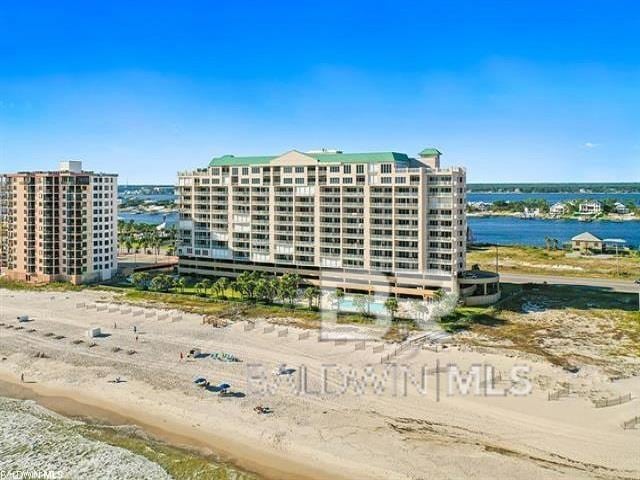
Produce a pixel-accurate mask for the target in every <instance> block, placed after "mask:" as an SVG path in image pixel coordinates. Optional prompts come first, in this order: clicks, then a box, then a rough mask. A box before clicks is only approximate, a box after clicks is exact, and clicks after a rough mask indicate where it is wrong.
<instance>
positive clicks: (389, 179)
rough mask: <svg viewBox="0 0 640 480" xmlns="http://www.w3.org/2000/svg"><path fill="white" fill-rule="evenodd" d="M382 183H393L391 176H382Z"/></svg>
mask: <svg viewBox="0 0 640 480" xmlns="http://www.w3.org/2000/svg"><path fill="white" fill-rule="evenodd" d="M380 183H391V177H382V178H381V179H380Z"/></svg>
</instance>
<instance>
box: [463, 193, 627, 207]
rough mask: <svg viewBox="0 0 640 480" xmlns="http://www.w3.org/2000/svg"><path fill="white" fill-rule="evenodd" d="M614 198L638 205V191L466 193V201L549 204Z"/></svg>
mask: <svg viewBox="0 0 640 480" xmlns="http://www.w3.org/2000/svg"><path fill="white" fill-rule="evenodd" d="M608 198H615V199H616V200H617V201H619V202H622V203H627V202H634V203H635V204H636V205H640V192H636V193H468V194H467V201H468V202H495V201H498V200H503V201H505V202H519V201H523V200H546V201H547V202H549V203H550V204H554V203H557V202H567V201H570V200H586V199H589V200H600V201H603V200H606V199H608Z"/></svg>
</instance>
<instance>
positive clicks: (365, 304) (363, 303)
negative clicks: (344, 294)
mask: <svg viewBox="0 0 640 480" xmlns="http://www.w3.org/2000/svg"><path fill="white" fill-rule="evenodd" d="M371 301H372V298H371V294H370V293H367V294H361V293H359V294H357V295H354V296H353V306H354V307H356V308H357V309H358V311H359V312H360V313H361V314H362V315H366V316H367V317H369V316H371Z"/></svg>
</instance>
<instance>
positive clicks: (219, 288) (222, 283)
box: [213, 277, 229, 298]
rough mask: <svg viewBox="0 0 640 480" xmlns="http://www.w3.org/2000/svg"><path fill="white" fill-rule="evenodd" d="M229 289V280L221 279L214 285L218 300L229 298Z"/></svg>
mask: <svg viewBox="0 0 640 480" xmlns="http://www.w3.org/2000/svg"><path fill="white" fill-rule="evenodd" d="M228 288H229V279H228V278H226V277H221V278H219V279H218V280H216V283H214V284H213V289H214V292H215V294H216V296H217V297H218V298H227V289H228Z"/></svg>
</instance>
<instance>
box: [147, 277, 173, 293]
mask: <svg viewBox="0 0 640 480" xmlns="http://www.w3.org/2000/svg"><path fill="white" fill-rule="evenodd" d="M172 287H173V279H172V278H171V277H170V276H169V275H166V274H160V275H156V276H155V277H153V278H152V279H151V282H149V288H150V289H151V290H153V291H154V292H168V291H170V290H171V288H172Z"/></svg>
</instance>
